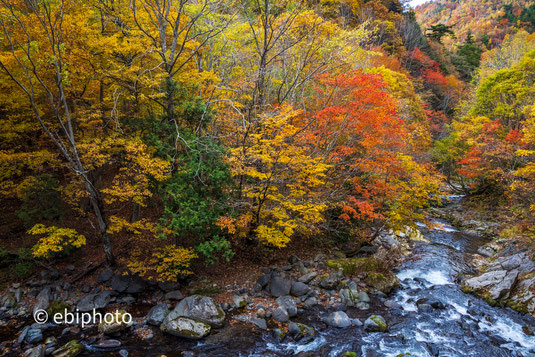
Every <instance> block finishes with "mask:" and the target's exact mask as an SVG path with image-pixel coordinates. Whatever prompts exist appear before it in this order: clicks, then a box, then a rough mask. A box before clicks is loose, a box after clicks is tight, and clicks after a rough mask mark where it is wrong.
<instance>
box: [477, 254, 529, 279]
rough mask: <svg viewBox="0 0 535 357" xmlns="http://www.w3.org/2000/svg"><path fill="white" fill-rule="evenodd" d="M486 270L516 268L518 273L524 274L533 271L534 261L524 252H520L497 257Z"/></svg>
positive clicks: (510, 269) (509, 269)
mask: <svg viewBox="0 0 535 357" xmlns="http://www.w3.org/2000/svg"><path fill="white" fill-rule="evenodd" d="M487 270H507V271H512V270H518V271H519V273H520V274H526V273H531V272H533V271H535V262H533V260H531V259H530V257H529V256H528V255H527V254H526V253H525V252H521V253H516V254H513V255H509V256H506V257H500V258H497V259H496V260H494V261H493V262H492V264H490V265H489V266H487Z"/></svg>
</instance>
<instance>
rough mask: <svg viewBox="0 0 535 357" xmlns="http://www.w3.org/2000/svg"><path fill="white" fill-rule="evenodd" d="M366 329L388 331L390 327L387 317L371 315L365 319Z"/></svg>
mask: <svg viewBox="0 0 535 357" xmlns="http://www.w3.org/2000/svg"><path fill="white" fill-rule="evenodd" d="M364 329H365V330H366V331H371V332H386V331H387V330H388V327H387V325H386V321H385V319H384V318H383V317H382V316H380V315H371V316H370V317H368V318H367V319H366V321H364Z"/></svg>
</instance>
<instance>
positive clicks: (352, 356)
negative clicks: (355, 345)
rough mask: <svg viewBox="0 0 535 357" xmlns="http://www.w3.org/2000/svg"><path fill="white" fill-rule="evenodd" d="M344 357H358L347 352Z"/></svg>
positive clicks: (354, 353)
mask: <svg viewBox="0 0 535 357" xmlns="http://www.w3.org/2000/svg"><path fill="white" fill-rule="evenodd" d="M344 356H345V357H357V353H356V352H346V353H344Z"/></svg>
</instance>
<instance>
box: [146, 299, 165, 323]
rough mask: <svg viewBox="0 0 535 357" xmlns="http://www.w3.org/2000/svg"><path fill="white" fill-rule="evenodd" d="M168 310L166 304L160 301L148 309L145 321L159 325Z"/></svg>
mask: <svg viewBox="0 0 535 357" xmlns="http://www.w3.org/2000/svg"><path fill="white" fill-rule="evenodd" d="M168 312H169V309H168V308H167V305H166V304H164V303H161V302H160V303H158V304H157V305H156V306H153V307H152V308H151V309H150V311H149V313H148V315H147V323H148V324H150V325H154V326H160V325H161V324H162V322H163V319H165V316H166V315H167V313H168Z"/></svg>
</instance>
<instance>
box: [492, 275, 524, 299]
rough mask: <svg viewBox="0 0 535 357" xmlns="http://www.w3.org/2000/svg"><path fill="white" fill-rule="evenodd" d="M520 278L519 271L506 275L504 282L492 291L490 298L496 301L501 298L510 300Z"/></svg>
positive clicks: (495, 286)
mask: <svg viewBox="0 0 535 357" xmlns="http://www.w3.org/2000/svg"><path fill="white" fill-rule="evenodd" d="M517 278H518V270H511V271H510V272H508V273H507V275H505V277H504V278H503V280H502V281H501V282H499V283H498V284H496V285H494V286H493V287H492V288H491V289H490V290H489V294H490V297H491V298H492V299H494V300H497V299H501V298H508V297H509V295H510V293H511V290H512V289H513V287H514V285H515V283H516V279H517Z"/></svg>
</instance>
